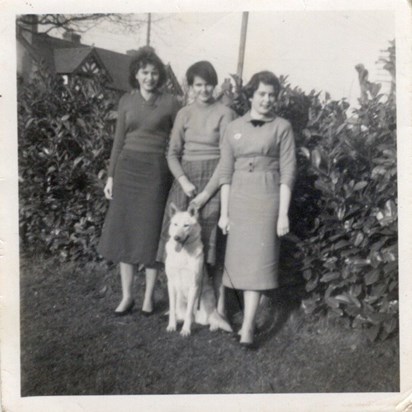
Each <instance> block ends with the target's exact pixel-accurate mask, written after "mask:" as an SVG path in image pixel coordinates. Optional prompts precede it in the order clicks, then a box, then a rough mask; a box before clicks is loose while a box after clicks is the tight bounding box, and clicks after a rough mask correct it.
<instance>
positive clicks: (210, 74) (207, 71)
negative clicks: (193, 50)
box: [186, 60, 217, 86]
mask: <svg viewBox="0 0 412 412" xmlns="http://www.w3.org/2000/svg"><path fill="white" fill-rule="evenodd" d="M196 76H198V77H201V78H202V79H203V80H205V81H206V82H207V83H208V84H211V85H213V86H216V85H217V73H216V70H215V68H214V67H213V65H212V63H210V62H208V61H207V60H202V61H200V62H197V63H194V64H192V65H191V66H190V67H189V68H188V69H187V71H186V80H187V84H188V85H189V86H192V85H193V82H194V80H195V77H196Z"/></svg>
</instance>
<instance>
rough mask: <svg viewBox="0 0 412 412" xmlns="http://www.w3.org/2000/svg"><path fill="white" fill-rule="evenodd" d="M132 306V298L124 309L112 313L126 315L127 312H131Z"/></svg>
mask: <svg viewBox="0 0 412 412" xmlns="http://www.w3.org/2000/svg"><path fill="white" fill-rule="evenodd" d="M133 306H134V300H132V301H131V302H130V303H129V304H128V305H127V307H126V308H125V309H124V310H121V311H116V310H115V311H114V312H113V313H114V316H125V315H128V314H129V313H131V311H132V309H133Z"/></svg>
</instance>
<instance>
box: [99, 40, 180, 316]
mask: <svg viewBox="0 0 412 412" xmlns="http://www.w3.org/2000/svg"><path fill="white" fill-rule="evenodd" d="M165 82H166V70H165V68H164V65H163V63H162V61H161V60H160V59H159V57H158V56H157V55H156V54H155V53H154V51H153V49H151V48H150V47H143V48H141V49H139V51H138V53H137V54H136V56H135V57H134V59H133V60H132V61H131V64H130V84H131V86H132V87H133V90H132V91H131V92H129V93H126V94H124V95H123V96H122V98H121V99H120V102H119V108H118V113H117V124H116V132H115V136H114V142H113V148H112V152H111V156H110V164H109V172H108V175H109V177H108V179H107V183H106V186H105V188H104V193H105V196H106V198H107V199H110V207H109V210H108V212H107V216H106V220H105V223H104V226H103V232H102V236H101V238H100V242H99V245H98V251H99V252H100V254H102V255H103V256H104V257H105V258H106V259H108V260H110V261H112V262H115V263H119V265H120V279H121V285H122V299H121V301H120V303H119V305H118V306H117V308H116V309H115V315H117V316H122V315H126V314H128V313H129V312H130V311H131V309H132V307H133V305H134V298H133V295H132V289H133V288H132V286H133V278H134V273H133V272H134V266H135V265H138V264H140V265H144V266H145V272H146V290H145V295H144V299H143V304H142V314H144V315H150V314H151V313H152V312H153V305H154V302H153V289H154V286H155V281H156V276H157V265H156V253H157V247H158V244H159V236H160V230H161V225H162V219H163V212H164V206H165V203H166V199H167V195H168V192H169V188H170V184H171V180H172V177H171V175H170V172H169V169H168V166H167V162H166V148H167V144H168V141H169V135H170V131H171V129H172V126H173V121H174V119H175V116H176V114H177V112H178V110H179V109H180V104H179V102H178V101H177V100H176V98H175V97H174V96H171V95H169V94H166V93H162V92H161V91H160V88H161V87H162V86H163V85H164V84H165Z"/></svg>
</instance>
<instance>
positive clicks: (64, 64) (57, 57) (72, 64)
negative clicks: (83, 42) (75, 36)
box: [53, 47, 93, 74]
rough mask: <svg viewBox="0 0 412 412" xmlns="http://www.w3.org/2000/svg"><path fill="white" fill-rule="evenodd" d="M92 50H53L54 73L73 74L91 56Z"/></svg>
mask: <svg viewBox="0 0 412 412" xmlns="http://www.w3.org/2000/svg"><path fill="white" fill-rule="evenodd" d="M92 50H93V49H92V48H91V47H71V48H65V49H54V50H53V52H54V67H55V70H56V73H64V74H69V73H73V72H74V71H76V69H77V68H78V67H79V66H80V65H81V64H82V63H83V61H84V60H85V59H86V58H87V57H88V56H89V55H90V54H91V52H92Z"/></svg>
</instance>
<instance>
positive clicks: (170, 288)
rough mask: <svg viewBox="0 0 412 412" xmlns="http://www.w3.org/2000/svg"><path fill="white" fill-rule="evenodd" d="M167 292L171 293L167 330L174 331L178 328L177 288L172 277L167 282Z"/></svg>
mask: <svg viewBox="0 0 412 412" xmlns="http://www.w3.org/2000/svg"><path fill="white" fill-rule="evenodd" d="M167 292H168V294H169V324H168V325H167V328H166V330H167V331H168V332H174V331H175V330H176V290H175V287H174V285H173V282H171V281H170V279H168V282H167Z"/></svg>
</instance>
